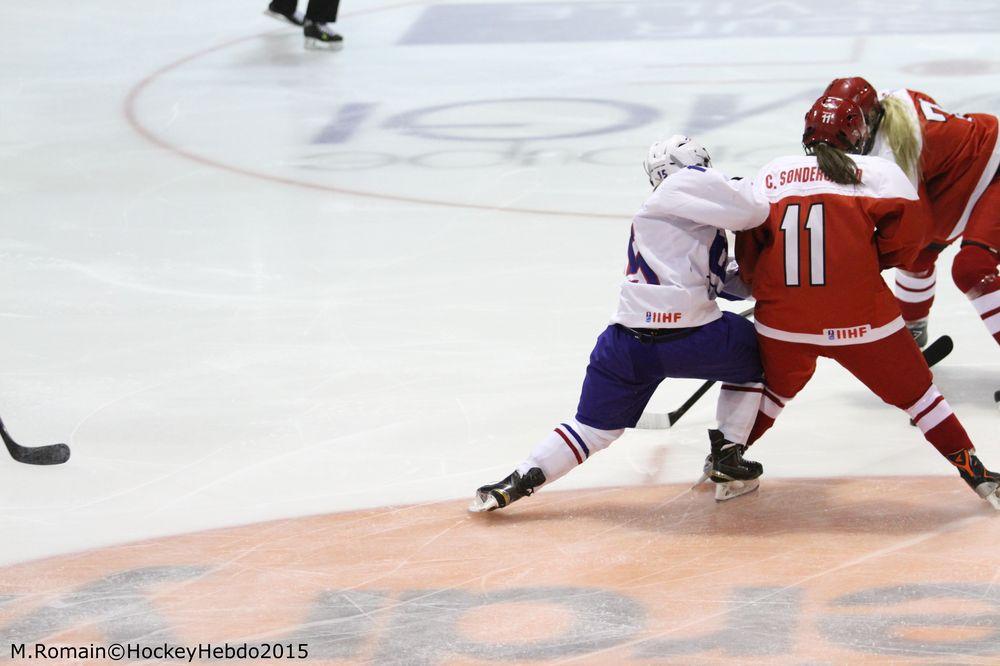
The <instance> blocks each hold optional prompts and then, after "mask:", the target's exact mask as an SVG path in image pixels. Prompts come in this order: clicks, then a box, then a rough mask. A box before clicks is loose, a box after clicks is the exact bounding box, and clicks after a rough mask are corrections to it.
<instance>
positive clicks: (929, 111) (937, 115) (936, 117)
mask: <svg viewBox="0 0 1000 666" xmlns="http://www.w3.org/2000/svg"><path fill="white" fill-rule="evenodd" d="M920 110H921V111H923V112H924V118H926V119H927V120H930V121H934V122H938V123H943V122H946V121H947V120H948V115H945V114H949V115H951V116H953V117H955V118H958V119H959V120H965V121H968V122H972V118H967V117H965V116H963V115H962V114H961V113H950V112H949V111H945V110H944V109H942V108H941V107H940V106H938V105H937V104H932V103H931V102H928V101H927V100H926V99H922V100H920Z"/></svg>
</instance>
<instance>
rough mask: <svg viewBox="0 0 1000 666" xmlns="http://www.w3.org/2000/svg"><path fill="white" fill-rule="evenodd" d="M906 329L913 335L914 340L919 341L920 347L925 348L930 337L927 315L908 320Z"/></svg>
mask: <svg viewBox="0 0 1000 666" xmlns="http://www.w3.org/2000/svg"><path fill="white" fill-rule="evenodd" d="M906 330H908V331H909V332H910V335H912V336H913V341H914V342H916V343H917V346H918V347H920V348H921V349H923V348H924V347H926V346H927V342H928V340H929V339H930V338H929V334H928V333H927V317H924V318H923V319H917V320H916V321H908V322H906Z"/></svg>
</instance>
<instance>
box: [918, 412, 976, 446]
mask: <svg viewBox="0 0 1000 666" xmlns="http://www.w3.org/2000/svg"><path fill="white" fill-rule="evenodd" d="M924 437H926V438H927V441H928V442H930V443H931V444H933V445H934V448H935V449H937V450H938V451H940V452H941V455H943V456H945V457H948V456H950V455H954V454H955V453H958V452H959V451H966V450H970V449H973V448H974V447H973V446H972V440H970V439H969V434H968V433H967V432H965V428H964V427H963V426H962V424H961V422H959V420H958V417H957V416H955V415H954V414H951V415H949V416H948V418H946V419H945V420H944V421H941V423H939V424H937V425H936V426H934V427H933V428H931V429H930V430H928V431H927V432H925V433H924Z"/></svg>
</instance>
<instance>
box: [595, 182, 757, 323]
mask: <svg viewBox="0 0 1000 666" xmlns="http://www.w3.org/2000/svg"><path fill="white" fill-rule="evenodd" d="M768 213H769V204H768V202H767V201H764V200H762V199H760V198H758V197H755V196H754V193H753V186H752V184H751V183H750V182H748V181H739V180H730V179H728V178H726V176H724V175H723V174H722V173H721V172H719V171H716V170H715V169H704V168H702V167H688V168H687V169H684V170H682V171H679V172H678V173H675V174H673V175H672V176H670V177H668V178H667V179H666V180H664V181H663V183H662V184H661V185H660V186H659V187H658V188H656V189H655V190H654V191H653V193H652V194H651V195H650V196H649V198H648V199H647V200H646V202H645V203H644V204H643V205H642V208H641V209H640V210H639V212H638V213H636V215H635V217H634V218H633V219H632V234H631V237H630V238H629V245H628V266H627V267H626V269H625V281H624V282H623V283H622V286H621V291H620V295H619V299H618V311H617V312H616V313H615V314H614V316H613V317H612V318H611V322H612V323H616V324H622V325H623V326H628V327H629V328H684V327H688V326H701V325H703V324H707V323H709V322H712V321H715V320H716V319H718V318H719V317H721V316H722V311H721V310H720V309H719V306H718V305H717V304H716V302H715V297H716V296H717V295H718V293H719V292H720V291H722V290H723V289H724V288H725V285H726V284H727V282H729V283H732V284H733V285H734V286H737V287H743V285H742V284H741V283H740V282H739V278H738V277H737V276H735V274H734V272H733V271H728V272H727V267H728V266H729V258H728V255H729V248H728V242H727V241H726V234H725V231H724V230H726V229H728V230H730V231H742V230H745V229H751V228H753V227H756V226H758V225H760V224H763V223H764V221H765V220H766V219H767V216H768ZM745 293H746V292H742V293H736V294H735V295H740V296H742V295H745Z"/></svg>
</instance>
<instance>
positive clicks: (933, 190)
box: [871, 90, 1000, 244]
mask: <svg viewBox="0 0 1000 666" xmlns="http://www.w3.org/2000/svg"><path fill="white" fill-rule="evenodd" d="M879 96H880V97H881V98H882V99H885V98H887V97H894V98H896V99H899V100H900V101H902V102H903V103H904V107H905V108H906V110H907V112H908V113H909V114H910V119H911V121H913V122H914V123H916V124H917V125H918V126H919V127H920V137H919V138H920V171H921V173H920V176H921V177H920V183H919V185H920V187H919V191H920V196H921V198H922V199H924V200H925V201H926V202H927V203H928V204H929V205H930V208H931V215H932V219H931V220H929V222H930V224H931V226H930V227H928V230H927V233H926V235H925V239H924V240H925V244H927V243H931V242H936V243H950V242H951V241H953V240H955V239H956V238H958V237H960V236H961V235H962V234H963V233H964V231H965V226H966V224H967V223H968V221H969V215H970V214H971V213H972V209H973V207H974V206H975V205H976V202H977V201H979V197H980V195H982V193H983V190H985V189H986V186H987V185H989V183H990V181H991V180H992V179H993V176H994V174H996V172H997V167H998V165H1000V146H998V145H997V118H996V116H991V115H987V114H982V113H970V114H967V115H962V114H956V113H949V112H947V111H945V110H943V109H942V108H941V107H940V106H938V105H937V102H935V101H934V100H933V99H932V98H931V97H929V96H928V95H925V94H924V93H921V92H916V91H914V90H893V91H887V92H882V93H881V94H880V95H879ZM883 129H884V128H880V130H879V132H878V133H877V134H876V136H875V143H874V145H873V147H872V151H871V154H872V155H876V156H879V157H884V158H886V159H889V160H893V161H895V157H894V155H893V152H892V148H890V147H889V144H888V141H887V137H886V136H885V132H884V131H882V130H883Z"/></svg>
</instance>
